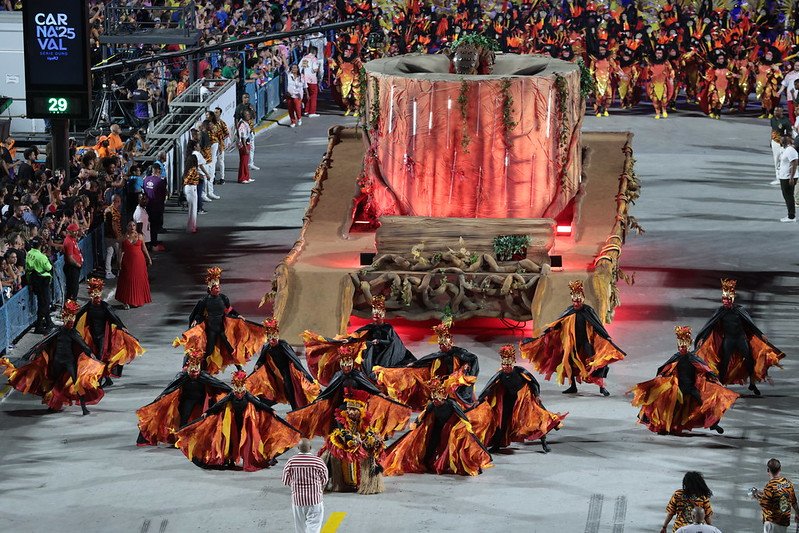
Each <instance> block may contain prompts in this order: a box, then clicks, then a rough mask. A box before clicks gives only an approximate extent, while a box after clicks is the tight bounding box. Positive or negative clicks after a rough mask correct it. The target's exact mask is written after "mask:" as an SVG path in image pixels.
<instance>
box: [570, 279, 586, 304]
mask: <svg viewBox="0 0 799 533" xmlns="http://www.w3.org/2000/svg"><path fill="white" fill-rule="evenodd" d="M569 293H570V294H571V297H572V299H574V298H575V297H579V298H580V299H582V298H585V293H584V292H583V282H582V280H579V279H577V280H574V281H570V282H569Z"/></svg>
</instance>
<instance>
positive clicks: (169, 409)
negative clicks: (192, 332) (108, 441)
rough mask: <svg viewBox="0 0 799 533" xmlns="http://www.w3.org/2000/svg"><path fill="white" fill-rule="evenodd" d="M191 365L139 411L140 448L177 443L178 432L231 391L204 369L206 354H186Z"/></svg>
mask: <svg viewBox="0 0 799 533" xmlns="http://www.w3.org/2000/svg"><path fill="white" fill-rule="evenodd" d="M187 356H188V362H187V364H186V367H185V368H184V369H183V371H182V372H181V373H180V374H178V375H177V377H176V378H175V380H174V381H172V383H170V384H169V385H167V387H166V388H165V389H164V391H163V392H162V393H161V394H159V395H158V397H157V398H156V399H155V400H153V401H152V402H150V403H149V404H147V405H145V406H144V407H141V408H139V409H138V410H137V411H136V416H137V417H138V418H139V438H138V439H137V441H136V445H137V446H155V445H157V444H158V443H159V442H165V443H168V444H174V443H175V438H176V437H175V433H177V431H178V430H179V429H180V428H181V427H183V426H185V425H186V424H188V423H189V421H190V420H194V419H196V418H199V417H200V415H202V414H203V413H204V412H205V411H206V409H208V408H209V407H210V406H212V405H213V404H215V403H216V401H217V400H219V399H221V398H222V397H223V396H225V395H226V394H228V393H229V392H231V390H232V389H231V388H230V386H229V385H228V384H227V383H223V382H221V381H219V380H218V379H216V378H215V377H214V376H212V375H211V374H209V373H208V372H204V371H202V370H201V368H202V362H203V353H202V351H200V350H197V349H194V350H190V351H189V352H188V353H187Z"/></svg>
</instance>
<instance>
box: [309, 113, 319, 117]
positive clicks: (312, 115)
mask: <svg viewBox="0 0 799 533" xmlns="http://www.w3.org/2000/svg"><path fill="white" fill-rule="evenodd" d="M308 116H309V117H313V118H316V117H318V116H319V113H311V114H310V115H308Z"/></svg>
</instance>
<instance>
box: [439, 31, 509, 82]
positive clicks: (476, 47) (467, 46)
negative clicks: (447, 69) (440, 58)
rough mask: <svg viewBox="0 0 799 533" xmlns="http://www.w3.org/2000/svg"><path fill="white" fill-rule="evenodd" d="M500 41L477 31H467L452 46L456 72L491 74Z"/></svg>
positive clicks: (452, 57)
mask: <svg viewBox="0 0 799 533" xmlns="http://www.w3.org/2000/svg"><path fill="white" fill-rule="evenodd" d="M499 50H500V46H499V41H497V40H496V39H492V38H490V37H486V36H485V35H480V34H477V33H467V34H464V35H463V36H461V37H460V38H458V40H456V41H455V42H453V43H452V45H451V46H450V51H449V56H450V58H451V60H452V66H453V70H454V72H455V73H456V74H469V75H474V74H491V71H492V70H493V69H494V60H495V59H496V54H495V52H497V51H499Z"/></svg>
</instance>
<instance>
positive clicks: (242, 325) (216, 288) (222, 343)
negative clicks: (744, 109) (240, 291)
mask: <svg viewBox="0 0 799 533" xmlns="http://www.w3.org/2000/svg"><path fill="white" fill-rule="evenodd" d="M221 278H222V269H221V268H219V267H213V268H209V269H208V273H207V275H206V277H205V282H206V284H207V285H208V294H206V295H205V296H204V297H203V298H202V299H201V300H200V301H199V302H197V305H195V306H194V309H193V310H192V312H191V315H190V316H189V328H190V329H188V330H187V331H185V332H184V333H183V334H182V335H181V336H180V337H178V338H177V339H175V340H174V341H172V346H184V347H185V348H186V350H192V349H195V348H197V349H200V350H202V351H203V353H204V354H205V366H204V370H205V371H206V372H208V373H209V374H217V373H219V372H220V371H221V370H222V369H223V368H225V367H226V366H227V365H236V368H239V369H240V368H241V366H242V365H244V364H245V363H247V361H249V360H250V358H251V357H252V356H253V355H254V354H255V353H256V352H257V351H258V350H260V349H261V346H263V344H264V340H265V339H266V330H265V329H264V327H263V326H262V325H261V324H256V323H255V322H250V321H248V320H245V319H244V318H243V317H241V316H240V315H239V314H238V313H237V312H236V310H235V309H233V306H232V305H231V304H230V300H229V299H228V297H227V296H225V295H224V294H222V286H221Z"/></svg>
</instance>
